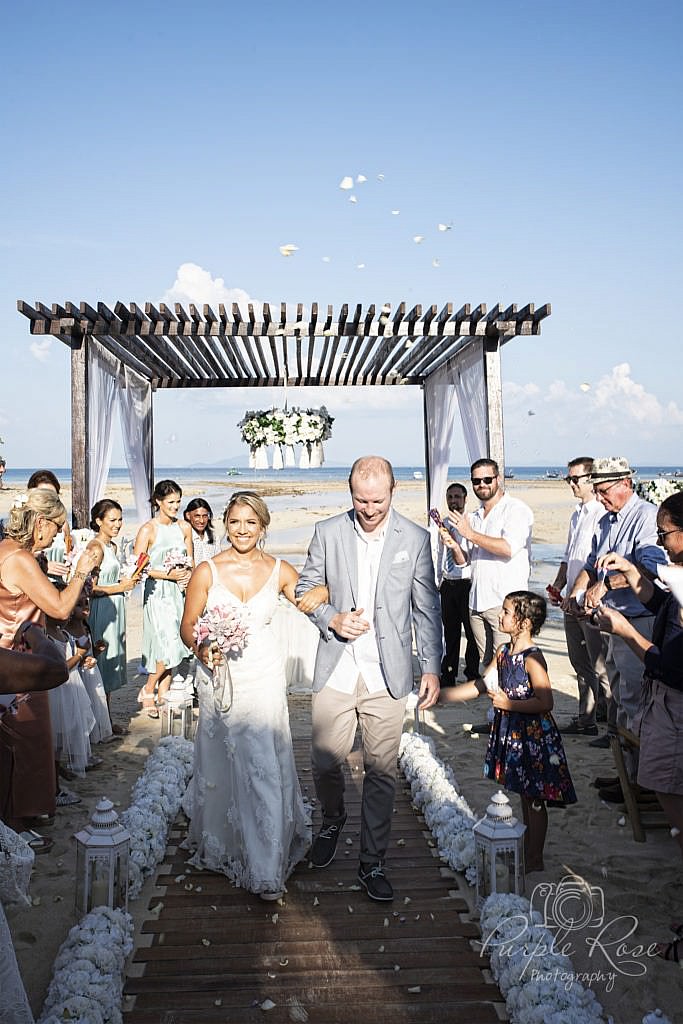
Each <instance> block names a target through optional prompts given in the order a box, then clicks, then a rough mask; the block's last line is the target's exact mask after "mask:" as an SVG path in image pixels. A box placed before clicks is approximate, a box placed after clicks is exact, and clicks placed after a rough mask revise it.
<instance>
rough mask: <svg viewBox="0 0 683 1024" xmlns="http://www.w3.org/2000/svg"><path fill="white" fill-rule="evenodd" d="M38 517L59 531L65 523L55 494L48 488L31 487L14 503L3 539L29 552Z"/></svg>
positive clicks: (60, 503) (64, 513) (63, 511)
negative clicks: (9, 540) (56, 527)
mask: <svg viewBox="0 0 683 1024" xmlns="http://www.w3.org/2000/svg"><path fill="white" fill-rule="evenodd" d="M38 516H42V517H43V518H44V519H49V520H50V521H51V522H53V523H56V524H57V526H58V527H59V528H60V529H61V528H62V526H64V523H65V522H66V509H65V508H64V506H63V505H62V502H61V501H60V499H59V496H58V495H57V493H56V492H55V491H53V490H51V489H50V488H48V487H32V488H31V490H30V491H29V492H28V493H27V494H24V495H22V496H21V499H17V500H16V501H15V502H14V505H13V506H12V508H11V509H10V511H9V516H8V518H7V522H6V523H5V537H10V538H11V539H12V540H15V541H16V542H17V544H19V545H21V547H22V548H26V549H27V550H28V551H30V550H31V548H32V547H33V534H34V531H35V526H36V519H37V518H38Z"/></svg>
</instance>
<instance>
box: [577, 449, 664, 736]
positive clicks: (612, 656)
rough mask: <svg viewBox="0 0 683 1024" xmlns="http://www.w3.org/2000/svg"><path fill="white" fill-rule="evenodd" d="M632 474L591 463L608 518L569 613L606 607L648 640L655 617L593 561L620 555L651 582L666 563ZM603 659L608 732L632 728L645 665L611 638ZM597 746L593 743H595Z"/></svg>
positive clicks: (613, 463)
mask: <svg viewBox="0 0 683 1024" xmlns="http://www.w3.org/2000/svg"><path fill="white" fill-rule="evenodd" d="M632 475H633V474H632V470H631V468H630V466H629V464H628V461H627V460H626V459H624V458H621V457H609V458H603V459H595V460H594V462H593V471H592V473H591V481H592V483H593V490H594V492H595V496H596V498H597V499H598V501H600V502H601V503H602V504H603V505H604V507H605V510H606V512H607V515H604V516H602V518H601V519H600V520H599V521H598V524H597V527H596V530H595V534H594V536H593V543H592V547H591V552H590V554H589V556H588V558H587V559H586V564H585V566H584V568H583V570H582V571H581V572H580V573H579V575H578V576H577V578H576V581H575V583H574V586H573V588H572V592H571V594H570V595H569V596H570V602H569V607H568V609H567V610H569V611H570V612H572V613H574V614H585V615H590V614H591V613H592V612H593V611H594V610H595V609H596V608H598V607H600V606H601V605H607V606H608V607H610V608H615V609H616V610H617V611H619V612H621V613H622V615H625V616H626V618H627V619H629V620H630V621H631V622H632V624H633V626H634V627H635V628H636V629H637V630H638V632H639V633H641V634H642V635H643V636H645V637H647V638H648V639H649V638H651V637H652V626H653V624H654V615H653V614H652V613H651V611H650V610H649V609H648V608H646V607H645V605H643V604H642V603H641V602H640V601H639V600H638V598H637V597H636V594H635V593H634V591H633V590H632V588H631V586H630V585H629V582H628V580H627V579H626V577H625V576H624V574H623V573H621V572H609V573H602V572H600V573H598V572H596V569H595V563H596V561H597V559H598V558H600V557H601V556H602V555H606V554H607V553H608V552H614V553H616V554H618V555H622V556H623V557H624V558H627V559H628V561H629V562H633V564H634V565H638V567H639V568H640V569H641V571H644V572H645V573H646V574H648V575H650V576H651V577H652V578H654V577H655V576H656V575H657V567H658V566H660V565H666V562H667V559H666V555H665V554H664V552H663V551H662V549H661V547H659V546H658V545H657V508H656V506H655V505H652V504H651V503H650V502H649V501H644V500H643V499H642V498H639V497H638V495H637V494H635V492H634V490H633V479H632ZM605 660H606V664H607V671H608V674H609V677H610V684H611V690H612V698H611V700H610V705H609V710H608V724H607V728H608V732H610V733H612V734H614V733H616V731H617V725H625V726H627V727H628V728H629V729H630V728H631V723H632V721H633V718H634V716H635V713H636V711H637V710H638V706H639V704H640V694H641V684H642V678H643V666H642V662H641V661H640V659H639V658H637V657H636V656H635V654H634V653H633V651H632V650H631V649H630V647H629V646H628V644H627V643H626V641H625V640H623V639H622V638H621V637H618V636H614V635H611V634H610V636H609V641H608V647H607V656H606V659H605ZM599 743H600V741H597V742H596V741H595V740H594V741H593V744H594V745H598V744H599Z"/></svg>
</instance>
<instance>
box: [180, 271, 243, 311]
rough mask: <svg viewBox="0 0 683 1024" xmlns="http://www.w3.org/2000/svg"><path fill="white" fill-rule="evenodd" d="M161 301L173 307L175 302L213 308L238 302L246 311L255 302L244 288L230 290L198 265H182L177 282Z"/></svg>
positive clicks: (219, 279) (221, 279)
mask: <svg viewBox="0 0 683 1024" xmlns="http://www.w3.org/2000/svg"><path fill="white" fill-rule="evenodd" d="M161 301H162V302H165V303H166V304H167V305H171V306H172V305H173V303H174V302H181V303H183V305H186V304H189V303H190V302H193V303H194V304H195V306H201V305H203V304H204V303H205V302H206V303H208V304H209V305H210V306H211V307H212V308H215V307H217V306H218V305H219V303H221V302H223V303H225V304H226V305H228V306H229V305H231V304H232V303H233V302H238V303H239V304H240V307H242V308H244V309H245V311H246V307H247V303H248V302H253V301H255V300H253V299H252V298H251V296H250V295H249V293H248V292H245V291H244V289H243V288H228V287H227V286H226V284H225V281H224V280H223V278H222V277H212V276H211V274H210V273H209V271H208V270H204V268H203V267H200V266H199V265H198V264H197V263H181V265H180V266H179V267H178V270H177V272H176V279H175V281H174V282H173V284H172V285H171V287H170V288H169V289H168V291H167V292H165V293H164V295H163V296H162V298H161Z"/></svg>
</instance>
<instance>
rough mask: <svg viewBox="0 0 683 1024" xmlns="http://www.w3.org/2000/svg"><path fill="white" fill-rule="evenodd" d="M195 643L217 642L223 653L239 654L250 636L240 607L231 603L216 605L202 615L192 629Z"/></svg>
mask: <svg viewBox="0 0 683 1024" xmlns="http://www.w3.org/2000/svg"><path fill="white" fill-rule="evenodd" d="M192 635H193V636H194V640H195V643H196V644H197V645H198V646H199V645H200V644H203V643H206V641H207V640H208V641H209V642H210V643H215V644H216V646H217V647H218V650H219V651H220V652H221V654H224V655H229V654H238V653H239V652H240V651H242V650H244V648H245V647H246V644H247V639H248V637H249V629H248V626H247V623H246V622H245V621H244V619H243V617H242V613H241V612H240V611H239V609H237V608H234V607H232V606H231V605H215V606H214V607H213V608H209V609H208V610H207V611H206V612H205V613H204V615H201V616H200V617H199V618H198V619H197V622H196V623H195V625H194V628H193V630H192Z"/></svg>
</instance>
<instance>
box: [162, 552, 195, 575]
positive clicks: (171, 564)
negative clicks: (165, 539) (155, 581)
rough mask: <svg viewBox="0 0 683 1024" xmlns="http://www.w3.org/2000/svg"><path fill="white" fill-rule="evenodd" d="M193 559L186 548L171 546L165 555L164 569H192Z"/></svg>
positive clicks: (169, 570) (167, 570)
mask: <svg viewBox="0 0 683 1024" xmlns="http://www.w3.org/2000/svg"><path fill="white" fill-rule="evenodd" d="M191 568H192V559H191V558H190V556H189V555H188V553H187V551H185V549H184V548H171V550H170V551H167V552H166V554H165V555H164V569H165V570H166V572H172V571H173V569H191Z"/></svg>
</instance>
